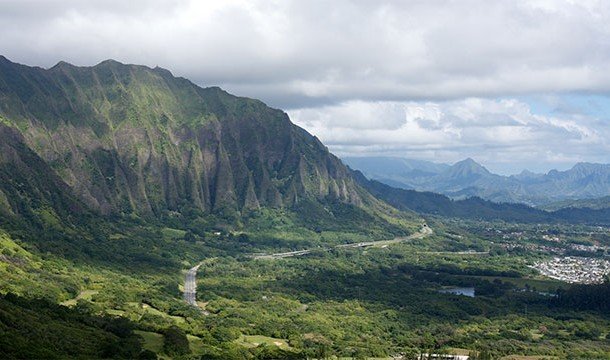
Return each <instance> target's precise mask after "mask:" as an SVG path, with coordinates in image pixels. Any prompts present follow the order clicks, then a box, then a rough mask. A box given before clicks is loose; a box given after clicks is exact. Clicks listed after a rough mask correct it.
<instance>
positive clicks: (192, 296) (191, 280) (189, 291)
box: [184, 264, 201, 306]
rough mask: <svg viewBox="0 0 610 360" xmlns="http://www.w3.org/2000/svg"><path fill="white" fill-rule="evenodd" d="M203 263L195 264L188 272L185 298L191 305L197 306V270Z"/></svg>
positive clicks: (185, 283)
mask: <svg viewBox="0 0 610 360" xmlns="http://www.w3.org/2000/svg"><path fill="white" fill-rule="evenodd" d="M200 266H201V264H198V265H196V266H193V267H192V268H190V269H189V270H188V271H187V272H186V278H185V280H184V300H186V302H187V303H189V305H193V306H197V281H196V280H197V270H199V267H200Z"/></svg>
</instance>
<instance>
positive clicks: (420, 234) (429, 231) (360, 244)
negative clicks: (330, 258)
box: [252, 224, 433, 260]
mask: <svg viewBox="0 0 610 360" xmlns="http://www.w3.org/2000/svg"><path fill="white" fill-rule="evenodd" d="M432 233H433V231H432V229H431V228H430V227H428V225H426V224H424V225H423V226H422V228H421V229H420V230H419V231H418V232H416V233H415V234H412V235H409V236H402V237H397V238H394V239H392V240H378V241H365V242H358V243H351V244H341V245H337V246H335V247H333V248H317V249H307V250H297V251H289V252H283V253H275V254H256V255H252V258H253V259H255V260H257V259H281V258H287V257H294V256H303V255H307V254H310V253H312V252H313V251H330V250H331V249H346V248H351V249H353V248H367V247H374V246H375V247H382V246H388V245H392V244H398V243H401V242H405V241H410V240H415V239H421V238H424V237H426V236H428V235H432Z"/></svg>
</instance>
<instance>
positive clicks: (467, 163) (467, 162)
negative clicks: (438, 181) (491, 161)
mask: <svg viewBox="0 0 610 360" xmlns="http://www.w3.org/2000/svg"><path fill="white" fill-rule="evenodd" d="M449 171H450V172H460V173H462V174H468V173H470V174H480V175H487V174H491V173H490V172H489V170H487V169H486V168H485V167H484V166H483V165H481V164H479V163H478V162H476V161H474V160H473V159H472V158H466V159H464V160H462V161H458V162H456V163H455V164H453V166H451V169H450V170H449Z"/></svg>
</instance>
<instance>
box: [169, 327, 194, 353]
mask: <svg viewBox="0 0 610 360" xmlns="http://www.w3.org/2000/svg"><path fill="white" fill-rule="evenodd" d="M163 335H164V337H163V350H165V352H166V353H167V354H169V355H186V354H190V353H191V349H190V347H189V341H188V339H187V338H186V334H185V333H184V331H183V330H182V329H180V328H179V327H177V326H171V327H169V328H168V329H166V330H165V332H164V334H163Z"/></svg>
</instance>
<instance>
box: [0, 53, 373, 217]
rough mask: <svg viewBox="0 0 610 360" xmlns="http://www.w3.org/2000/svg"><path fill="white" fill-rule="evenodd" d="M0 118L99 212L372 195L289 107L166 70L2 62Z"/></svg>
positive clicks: (353, 200)
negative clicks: (203, 85) (289, 113)
mask: <svg viewBox="0 0 610 360" xmlns="http://www.w3.org/2000/svg"><path fill="white" fill-rule="evenodd" d="M0 116H2V117H3V122H4V123H5V124H8V125H10V126H12V127H13V128H15V129H19V130H20V132H21V134H22V135H23V137H24V139H25V143H26V144H27V145H28V146H29V147H30V148H31V149H32V150H34V151H35V152H36V153H37V154H38V155H39V156H40V157H41V158H42V159H43V160H44V161H46V162H47V163H48V164H49V165H50V167H51V168H52V169H53V170H54V171H55V172H56V173H57V174H58V175H59V176H60V177H61V179H62V180H63V181H64V182H65V183H66V184H68V185H69V187H70V189H71V190H72V192H73V193H74V194H75V195H76V196H77V197H78V198H79V199H80V200H82V201H83V203H85V204H86V205H87V206H88V207H90V208H92V209H94V210H96V211H99V212H100V213H102V214H120V213H136V214H139V215H154V216H160V215H162V214H167V213H168V212H171V211H181V210H184V209H189V208H190V209H192V208H194V209H195V210H197V211H202V212H216V213H222V214H225V215H229V214H234V213H237V212H240V211H242V210H251V209H258V208H260V207H261V206H268V207H278V208H280V207H284V206H288V207H290V206H293V205H294V204H295V203H297V202H298V201H300V200H302V199H312V200H315V201H320V200H328V201H339V202H341V203H346V204H351V205H357V206H358V205H362V204H363V196H364V197H367V194H364V193H365V192H364V191H363V190H362V189H360V188H359V186H358V185H357V184H356V183H355V182H354V181H353V179H352V178H351V176H350V174H349V171H348V170H347V168H346V167H345V166H344V165H343V164H342V163H341V161H340V160H339V159H338V158H336V157H335V156H333V155H332V154H330V153H329V151H328V149H327V148H326V147H325V146H324V145H322V143H320V141H319V140H318V139H317V138H315V137H314V136H311V135H310V134H308V133H307V132H306V131H305V130H303V129H301V128H298V127H297V126H295V125H293V124H292V123H291V122H290V120H289V118H288V116H287V115H286V114H285V113H284V112H282V111H280V110H276V109H272V108H269V107H267V106H266V105H265V104H263V103H262V102H260V101H258V100H253V99H248V98H240V97H236V96H233V95H230V94H228V93H227V92H225V91H223V90H221V89H220V88H217V87H210V88H200V87H198V86H196V85H194V84H193V83H191V82H190V81H188V80H186V79H183V78H176V77H174V76H173V75H172V74H171V73H170V72H169V71H167V70H164V69H161V68H155V69H151V68H148V67H145V66H138V65H124V64H121V63H119V62H116V61H113V60H107V61H104V62H102V63H100V64H98V65H96V66H93V67H76V66H73V65H70V64H68V63H65V62H60V63H58V64H57V65H55V66H54V67H52V68H50V69H48V70H45V69H42V68H37V67H28V66H24V65H19V64H15V63H12V62H10V61H8V60H7V59H6V58H0ZM2 198H3V197H2V196H0V201H1V199H2Z"/></svg>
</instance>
